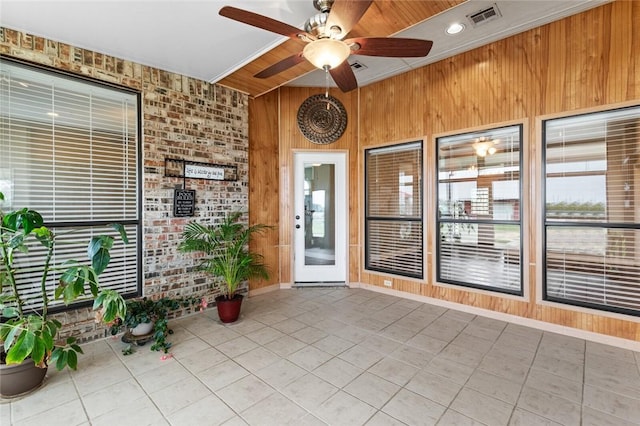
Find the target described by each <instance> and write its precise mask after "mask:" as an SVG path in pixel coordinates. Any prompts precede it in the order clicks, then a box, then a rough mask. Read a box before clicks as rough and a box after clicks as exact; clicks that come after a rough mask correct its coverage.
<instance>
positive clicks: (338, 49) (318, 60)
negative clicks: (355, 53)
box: [302, 38, 351, 69]
mask: <svg viewBox="0 0 640 426" xmlns="http://www.w3.org/2000/svg"><path fill="white" fill-rule="evenodd" d="M350 54H351V49H350V48H349V46H348V45H347V44H346V43H345V42H343V41H341V40H335V39H332V38H321V39H318V40H314V41H312V42H311V43H309V44H307V45H306V46H305V47H304V50H303V51H302V56H304V57H305V59H307V60H308V61H309V62H311V63H312V64H313V65H314V66H315V67H316V68H320V69H326V68H327V67H328V68H329V69H332V68H335V67H337V66H338V65H340V64H341V63H343V62H344V61H345V60H346V59H347V58H348V57H349V55H350Z"/></svg>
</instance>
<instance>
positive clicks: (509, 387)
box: [0, 288, 640, 426]
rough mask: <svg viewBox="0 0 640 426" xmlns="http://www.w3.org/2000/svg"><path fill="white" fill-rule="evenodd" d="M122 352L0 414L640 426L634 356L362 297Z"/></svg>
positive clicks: (200, 318) (285, 296)
mask: <svg viewBox="0 0 640 426" xmlns="http://www.w3.org/2000/svg"><path fill="white" fill-rule="evenodd" d="M170 325H171V326H172V328H173V329H174V331H175V334H174V335H173V336H172V340H173V342H174V346H173V348H172V355H173V356H172V357H171V358H169V359H166V360H161V354H159V353H157V352H151V351H150V350H149V349H148V346H147V347H145V346H143V347H138V348H136V352H135V353H134V354H132V355H128V356H123V355H122V353H121V349H122V347H123V346H124V344H123V343H122V342H120V340H119V339H107V340H103V341H98V342H94V343H90V344H87V345H85V346H84V350H85V352H86V353H85V355H84V356H82V358H81V360H80V368H79V370H78V371H77V372H69V371H63V372H51V373H50V375H49V376H48V378H47V379H46V381H45V384H44V387H43V388H41V389H40V390H38V391H37V392H35V393H33V394H31V395H29V396H27V397H23V398H21V399H15V400H11V401H7V400H4V401H2V404H0V423H1V424H2V425H3V426H6V425H9V424H12V425H38V426H42V425H48V426H52V425H64V426H72V425H118V426H120V425H136V426H138V425H146V424H148V425H167V424H170V425H220V424H222V425H227V426H231V425H246V424H249V425H296V426H298V425H325V424H328V425H364V424H366V425H432V424H437V425H483V424H484V425H491V426H493V425H527V426H528V425H598V426H603V425H616V426H622V425H632V424H635V425H640V353H637V352H631V351H628V350H623V349H619V348H614V347H610V346H606V345H602V344H596V343H592V342H588V341H587V342H586V341H584V340H580V339H576V338H571V337H565V336H561V335H558V334H553V333H548V332H542V331H539V330H536V329H532V328H527V327H522V326H517V325H513V324H509V323H505V322H501V321H497V320H493V319H487V318H483V317H479V316H475V315H470V314H467V313H462V312H458V311H454V310H448V309H445V308H442V307H437V306H433V305H428V304H423V303H418V302H415V301H410V300H406V299H401V298H397V297H393V296H389V295H384V294H379V293H375V292H371V291H366V290H357V289H313V288H305V289H293V290H280V291H277V292H272V293H269V294H265V295H261V296H257V297H252V298H250V299H246V300H245V303H244V305H243V311H242V317H241V319H240V320H239V321H238V322H237V323H235V324H232V325H226V326H225V325H222V324H221V323H220V322H219V320H218V319H217V315H216V312H215V309H211V310H209V311H207V312H205V313H202V314H197V315H193V316H190V317H188V318H183V319H179V320H174V321H172V322H171V323H170Z"/></svg>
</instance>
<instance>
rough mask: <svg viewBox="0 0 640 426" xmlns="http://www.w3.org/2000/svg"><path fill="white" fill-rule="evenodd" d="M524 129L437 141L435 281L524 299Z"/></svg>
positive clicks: (493, 131)
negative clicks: (522, 262)
mask: <svg viewBox="0 0 640 426" xmlns="http://www.w3.org/2000/svg"><path fill="white" fill-rule="evenodd" d="M521 143H522V126H520V125H516V126H508V127H502V128H496V129H491V130H486V131H481V132H473V133H464V134H459V135H453V136H446V137H441V138H437V139H436V145H437V153H438V169H437V176H438V188H437V199H438V211H437V219H436V235H437V244H436V247H437V249H436V250H437V253H436V258H437V260H436V274H437V277H436V279H437V281H439V282H443V283H449V284H455V285H461V286H466V287H474V288H480V289H485V290H490V291H497V292H501V293H509V294H516V295H522V264H521V259H522V245H521V240H522V238H521V234H522V226H521V225H522V224H521V217H520V206H521V205H522V196H521V192H522V191H521V179H520V176H521V167H522V166H521V164H522V158H521Z"/></svg>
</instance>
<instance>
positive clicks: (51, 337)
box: [0, 192, 128, 370]
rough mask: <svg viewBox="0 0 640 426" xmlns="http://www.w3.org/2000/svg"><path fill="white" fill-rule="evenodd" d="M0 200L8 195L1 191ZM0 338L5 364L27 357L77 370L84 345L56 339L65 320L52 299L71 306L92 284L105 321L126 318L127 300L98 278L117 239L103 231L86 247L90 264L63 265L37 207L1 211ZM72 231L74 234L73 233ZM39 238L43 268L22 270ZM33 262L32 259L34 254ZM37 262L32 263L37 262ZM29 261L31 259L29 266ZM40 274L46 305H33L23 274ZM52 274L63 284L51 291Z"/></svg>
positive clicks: (96, 305) (123, 234)
mask: <svg viewBox="0 0 640 426" xmlns="http://www.w3.org/2000/svg"><path fill="white" fill-rule="evenodd" d="M0 200H4V194H2V193H1V192H0ZM0 218H1V220H0V225H1V226H0V256H1V257H0V314H1V317H2V322H1V323H0V342H1V343H2V347H1V348H0V349H1V350H2V352H3V358H4V359H3V362H5V363H6V364H19V363H21V362H23V361H24V360H25V359H26V358H28V357H30V358H31V359H33V361H34V362H35V364H36V365H37V366H39V367H43V368H44V367H46V366H48V365H52V364H54V365H55V366H56V368H57V369H58V370H62V369H63V368H65V367H67V366H68V367H70V368H72V369H76V367H77V364H78V353H82V349H81V348H80V346H78V344H77V343H76V339H75V338H73V337H70V338H68V339H66V341H65V342H64V343H63V344H60V343H58V342H56V337H57V334H58V331H59V330H60V329H61V328H62V324H61V323H60V321H58V320H56V319H54V318H50V317H49V312H48V310H49V304H50V302H51V301H52V300H62V301H63V302H64V303H65V304H67V305H68V304H70V303H72V302H73V301H75V300H77V299H79V298H80V297H82V296H84V295H86V293H87V288H88V290H89V292H90V294H91V297H92V298H93V309H94V310H96V311H98V312H99V315H98V317H100V318H101V319H102V321H104V322H105V323H109V322H112V321H115V320H116V319H117V318H123V317H124V316H125V314H126V304H125V301H124V299H123V298H122V297H121V296H120V294H118V293H117V292H116V291H114V290H105V289H101V288H100V286H99V283H98V276H99V275H100V274H101V273H102V272H103V271H104V270H105V269H106V267H107V265H108V264H109V262H110V260H111V257H110V254H109V250H110V249H111V248H112V246H113V242H114V238H113V237H111V236H108V235H100V236H96V237H93V238H91V240H90V241H89V244H88V247H87V255H88V257H89V259H90V261H91V264H90V265H87V264H83V263H80V262H78V261H76V260H69V261H66V262H64V263H62V264H59V265H56V264H54V263H53V258H54V256H53V255H54V248H55V245H56V237H57V235H56V233H54V232H53V231H52V230H51V229H49V228H47V227H46V226H44V220H43V218H42V216H41V215H40V213H38V212H37V211H35V210H31V209H28V208H23V209H20V210H15V211H11V212H8V213H5V212H4V211H2V210H0ZM112 227H113V228H114V229H115V230H116V231H118V232H119V234H120V236H121V238H122V239H123V241H124V242H125V243H127V242H128V240H127V235H126V232H125V230H124V228H123V227H122V226H121V225H119V224H114V225H112ZM69 232H73V230H72V231H69ZM32 240H35V241H37V242H39V243H40V244H41V245H42V246H44V247H45V251H44V254H43V259H42V260H43V261H42V263H41V266H39V267H38V266H25V267H24V268H22V269H21V268H20V267H19V266H18V264H17V263H16V259H17V258H19V257H20V256H22V257H25V258H29V256H32V255H31V254H30V253H29V247H28V244H29V243H30V242H31V241H32ZM29 260H33V257H31V258H29ZM33 263H34V262H31V264H33ZM28 264H29V262H27V265H28ZM21 271H22V272H25V271H26V272H29V273H30V274H31V275H35V274H36V273H37V275H38V276H39V281H40V293H39V298H40V301H41V309H40V310H35V309H33V308H28V305H26V304H25V300H24V297H23V295H22V293H21V291H20V287H21V283H20V282H19V279H18V275H19V274H20V272H21ZM51 273H59V274H60V281H59V283H58V286H57V287H56V288H55V290H54V291H53V292H52V293H53V294H50V293H49V292H50V290H49V289H47V279H48V277H49V275H50V274H51Z"/></svg>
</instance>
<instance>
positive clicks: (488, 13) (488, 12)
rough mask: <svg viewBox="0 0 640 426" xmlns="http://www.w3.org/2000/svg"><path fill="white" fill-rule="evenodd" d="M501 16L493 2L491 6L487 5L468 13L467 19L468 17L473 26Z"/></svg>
mask: <svg viewBox="0 0 640 426" xmlns="http://www.w3.org/2000/svg"><path fill="white" fill-rule="evenodd" d="M501 16H502V14H501V13H500V11H499V10H498V6H497V5H496V4H495V3H494V4H493V6H491V7H487V8H485V9H482V10H479V11H477V12H474V13H470V14H468V15H467V19H469V22H471V25H473V26H474V27H478V26H480V25H484V24H486V23H488V22H491V21H493V20H496V19H498V18H500V17H501Z"/></svg>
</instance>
